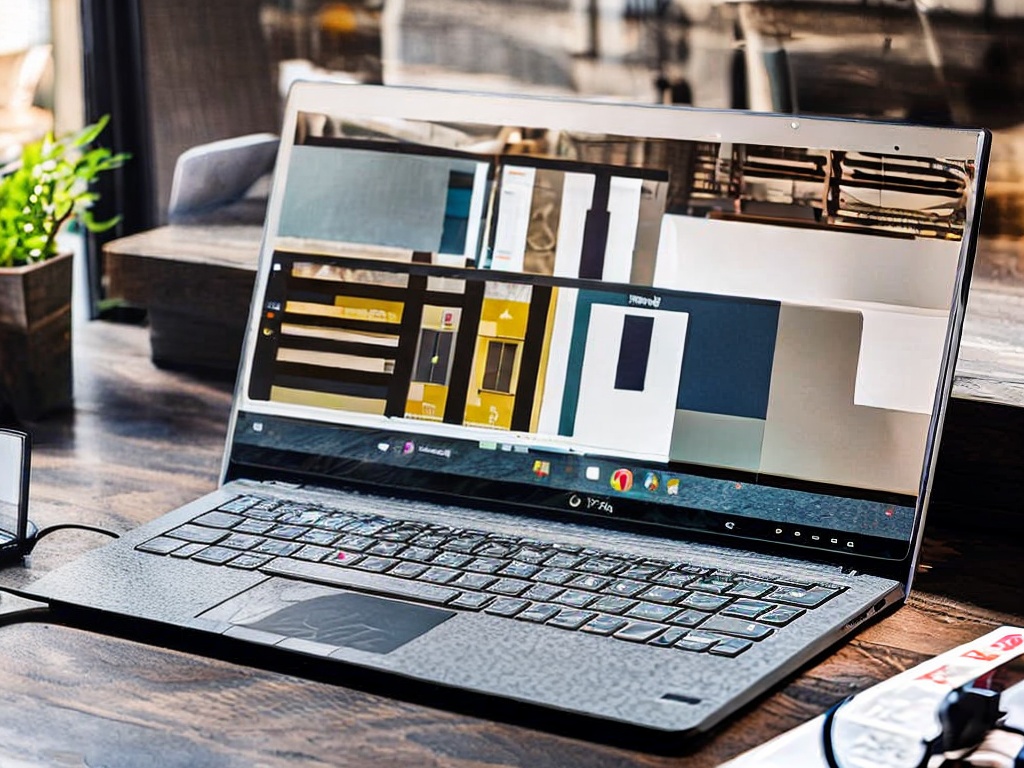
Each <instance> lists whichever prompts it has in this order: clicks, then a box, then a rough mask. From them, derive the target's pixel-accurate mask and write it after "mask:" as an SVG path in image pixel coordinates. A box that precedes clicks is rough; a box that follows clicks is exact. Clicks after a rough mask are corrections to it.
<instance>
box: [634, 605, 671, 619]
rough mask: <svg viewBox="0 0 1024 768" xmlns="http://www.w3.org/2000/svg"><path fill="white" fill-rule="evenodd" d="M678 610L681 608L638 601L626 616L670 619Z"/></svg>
mask: <svg viewBox="0 0 1024 768" xmlns="http://www.w3.org/2000/svg"><path fill="white" fill-rule="evenodd" d="M678 612H679V609H678V608H673V607H672V606H671V605H661V604H659V603H638V604H637V605H636V606H635V607H633V608H630V609H629V610H628V611H627V612H626V616H628V617H630V618H632V619H646V620H647V621H668V620H669V618H671V617H672V616H673V615H675V614H676V613H678Z"/></svg>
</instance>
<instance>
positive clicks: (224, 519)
mask: <svg viewBox="0 0 1024 768" xmlns="http://www.w3.org/2000/svg"><path fill="white" fill-rule="evenodd" d="M243 520H245V518H244V517H242V516H241V515H232V514H230V513H228V512H207V513H206V514H205V515H200V516H199V517H197V518H196V519H195V520H193V521H192V522H193V523H195V524H196V525H205V526H206V527H207V528H232V527H234V526H236V525H238V524H239V523H240V522H242V521H243Z"/></svg>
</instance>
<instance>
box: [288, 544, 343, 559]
mask: <svg viewBox="0 0 1024 768" xmlns="http://www.w3.org/2000/svg"><path fill="white" fill-rule="evenodd" d="M333 554H334V550H333V549H329V548H328V547H318V546H316V544H307V545H306V546H304V547H303V548H302V549H300V550H299V551H298V552H296V553H295V554H294V555H292V557H296V558H298V559H299V560H309V561H310V562H312V563H319V562H320V561H321V560H323V559H324V558H325V557H327V556H328V555H333Z"/></svg>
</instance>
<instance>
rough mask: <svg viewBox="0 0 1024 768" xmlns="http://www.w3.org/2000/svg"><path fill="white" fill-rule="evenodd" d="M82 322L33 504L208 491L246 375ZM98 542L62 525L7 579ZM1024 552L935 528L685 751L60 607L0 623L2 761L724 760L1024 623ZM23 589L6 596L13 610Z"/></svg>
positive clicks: (33, 572) (139, 499)
mask: <svg viewBox="0 0 1024 768" xmlns="http://www.w3.org/2000/svg"><path fill="white" fill-rule="evenodd" d="M75 333H76V336H75V340H74V344H75V352H76V359H75V366H76V406H75V409H74V412H73V413H68V414H64V415H62V416H59V417H55V418H51V419H49V420H48V421H46V422H41V423H38V424H35V425H32V427H31V431H32V433H33V437H34V440H35V446H36V450H35V454H34V460H33V486H32V504H31V509H32V516H33V518H34V519H35V521H36V522H37V523H38V524H40V525H51V524H55V523H61V522H81V523H89V524H93V525H100V526H104V527H106V528H109V529H112V530H115V531H123V530H127V529H129V528H131V527H133V526H135V525H137V524H138V523H140V522H142V521H145V520H148V519H150V518H152V517H155V516H156V515H158V514H160V513H162V512H164V511H167V510H169V509H171V508H173V507H175V506H176V505H178V504H180V503H182V502H184V501H186V500H188V499H190V498H192V497H195V496H197V495H199V494H202V493H204V492H206V491H209V490H211V489H212V488H213V487H214V486H215V484H216V477H217V473H218V467H219V460H220V455H221V448H222V445H223V440H224V435H225V431H226V420H227V416H228V408H229V403H230V397H231V393H230V384H228V383H225V382H223V381H216V380H207V379H203V378H199V377H196V376H194V375H188V374H184V373H177V372H173V371H167V370H161V369H159V368H156V367H155V366H154V365H153V364H152V363H151V361H150V359H149V346H148V339H147V334H146V330H145V329H144V328H141V327H135V326H126V325H115V324H107V323H102V322H93V323H89V324H87V325H84V326H81V327H77V328H76V330H75ZM102 542H103V539H102V537H100V536H98V535H96V534H90V533H83V532H62V533H58V534H54V535H53V536H50V537H48V538H46V539H44V540H43V541H42V542H41V543H40V544H39V546H38V547H37V549H36V552H35V554H34V555H33V558H32V562H31V566H30V567H29V568H14V569H8V570H5V571H3V572H2V573H0V584H5V585H10V586H19V585H24V584H26V583H28V582H30V581H31V580H32V579H34V578H36V577H38V576H39V575H41V574H42V573H44V572H46V571H48V570H50V569H52V568H55V567H57V566H59V565H60V564H61V563H63V562H64V561H66V560H67V559H69V558H72V557H74V556H75V555H76V554H78V553H81V552H83V551H86V550H88V549H89V548H91V547H94V546H97V545H99V544H101V543H102ZM1022 561H1024V548H1022V545H1021V544H1020V542H1019V541H1013V540H1007V539H1006V537H1005V536H1003V537H999V536H987V535H986V534H985V533H984V532H978V533H974V532H972V531H971V530H970V529H960V530H958V531H957V532H956V533H948V532H946V531H943V530H939V529H937V530H934V531H932V533H931V536H930V537H929V539H928V542H927V544H926V549H925V554H924V566H923V568H922V570H921V574H920V578H919V581H918V590H917V591H916V592H915V594H914V595H913V597H912V598H911V600H910V602H909V604H908V605H907V606H905V607H903V608H902V609H900V610H898V611H897V612H896V613H895V614H893V615H891V616H890V617H888V618H886V619H884V620H882V621H881V622H880V623H877V624H875V625H874V626H872V627H869V628H868V629H866V630H865V631H863V632H862V633H860V635H858V636H857V637H856V638H855V639H854V640H853V641H852V642H850V643H849V644H847V645H845V646H844V647H843V648H841V649H840V650H838V651H837V652H836V653H834V654H833V655H831V656H829V657H828V658H826V659H824V660H820V661H819V662H817V663H816V664H812V665H811V666H810V667H809V668H808V669H807V670H806V671H805V672H804V673H803V674H801V675H800V676H799V677H797V678H796V679H795V680H793V681H792V682H790V683H789V684H788V685H786V686H784V687H783V688H781V689H780V690H778V691H776V692H774V693H772V694H770V695H768V696H766V697H764V698H762V699H761V700H759V701H758V702H756V703H755V704H754V705H753V706H751V707H749V708H748V709H747V710H745V711H744V712H743V713H741V715H740V716H739V717H738V718H737V719H736V720H735V721H734V722H733V723H732V724H731V725H730V726H728V727H726V728H724V729H721V730H719V731H718V732H716V733H715V734H714V735H713V736H712V737H711V738H710V739H709V740H708V741H706V742H705V743H703V744H701V745H699V746H698V748H697V750H696V751H694V752H692V753H690V754H687V755H685V756H682V757H674V758H673V757H659V756H652V755H648V754H644V753H641V752H630V751H625V750H621V749H617V748H613V747H608V746H601V745H597V744H591V743H588V742H587V741H584V740H579V739H570V738H566V737H563V736H558V735H553V734H551V733H545V732H541V731H538V730H533V729H528V728H524V727H519V726H515V725H511V724H507V723H502V722H492V721H489V720H487V719H483V718H477V717H472V716H469V715H467V714H457V713H453V712H449V711H446V710H445V709H444V702H443V701H436V702H431V705H429V706H428V705H425V704H423V703H409V702H404V701H397V700H394V699H390V698H387V697H385V696H382V695H379V694H378V693H374V692H365V691H360V690H354V689H351V688H346V687H342V686H337V685H327V684H324V683H320V682H313V681H311V680H308V679H301V678H298V677H292V676H289V675H285V674H280V673H278V672H274V671H268V670H266V669H258V668H255V667H250V666H246V665H242V664H235V663H231V662H229V661H226V660H216V659H209V658H205V657H202V656H198V655H193V654H190V653H184V652H182V651H180V650H168V649H166V648H161V647H158V646H156V645H149V644H141V643H137V642H132V641H129V640H125V639H120V638H117V637H112V636H108V635H104V634H95V633H90V632H84V631H81V630H78V629H71V628H67V627H63V626H58V625H54V624H47V623H23V624H16V625H12V626H4V627H2V628H0V660H2V661H0V691H2V694H0V765H3V766H7V765H12V766H22V765H48V766H50V765H56V766H63V765H69V766H70V765H75V766H78V765H90V766H100V765H102V766H139V765H146V764H153V765H160V766H164V765H169V766H178V765H181V766H186V765H187V766H199V765H230V766H234V765H238V766H250V765H289V766H290V765H301V766H307V765H308V766H320V765H324V766H326V765H375V766H376V765H399V766H404V765H410V766H458V767H463V766H465V767H467V768H468V767H469V766H473V767H474V768H475V767H479V766H552V767H553V768H554V767H560V768H561V767H569V766H667V765H684V764H685V765H687V766H695V767H696V768H700V767H701V766H713V765H717V764H718V763H719V762H720V761H722V760H724V759H726V758H728V757H731V756H733V755H735V754H737V753H739V752H741V751H742V750H744V749H746V748H748V747H751V746H754V745H756V744H758V743H760V742H762V741H764V740H766V739H768V738H770V737H772V736H774V735H776V734H778V733H780V732H782V731H783V730H785V729H787V728H790V727H792V726H795V725H796V724H798V723H799V722H801V721H803V720H804V719H806V718H809V717H812V716H814V715H816V714H819V713H821V712H822V711H823V710H824V709H826V708H827V707H828V706H829V705H830V704H832V703H834V702H835V701H836V700H838V699H840V698H841V697H843V696H845V695H847V694H849V693H851V692H854V691H858V690H861V689H863V688H865V687H867V686H868V685H870V684H872V683H873V682H875V681H878V680H880V679H882V678H884V677H886V676H889V675H892V674H894V673H896V672H899V671H901V670H903V669H906V668H907V667H909V666H912V665H913V664H915V663H918V662H919V661H921V660H923V659H924V658H925V657H927V656H928V655H930V654H934V653H937V652H940V651H942V650H945V649H947V648H949V647H952V646H954V645H956V644H958V643H960V642H963V641H966V640H968V639H970V638H972V637H974V636H976V635H978V634H981V633H983V632H985V631H986V630H988V629H989V628H991V627H993V626H996V625H998V624H1000V623H1014V622H1016V623H1024V600H1022V599H1021V591H1020V589H1019V587H1018V573H1019V569H1020V563H1021V562H1022ZM24 606H25V603H23V602H22V601H19V600H17V599H14V598H11V597H10V596H4V597H3V598H2V599H0V611H12V610H16V609H20V608H23V607H24ZM433 705H436V706H433Z"/></svg>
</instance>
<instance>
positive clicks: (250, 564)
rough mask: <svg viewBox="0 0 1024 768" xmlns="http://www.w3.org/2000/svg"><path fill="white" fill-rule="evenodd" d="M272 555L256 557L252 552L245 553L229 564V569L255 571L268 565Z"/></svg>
mask: <svg viewBox="0 0 1024 768" xmlns="http://www.w3.org/2000/svg"><path fill="white" fill-rule="evenodd" d="M269 560H270V555H254V554H252V553H251V552H244V553H243V554H241V555H239V556H238V557H236V558H234V559H232V560H229V561H228V562H227V566H228V568H241V569H242V570H245V571H254V570H256V569H257V568H260V567H262V566H264V565H266V564H267V562H268V561H269Z"/></svg>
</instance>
